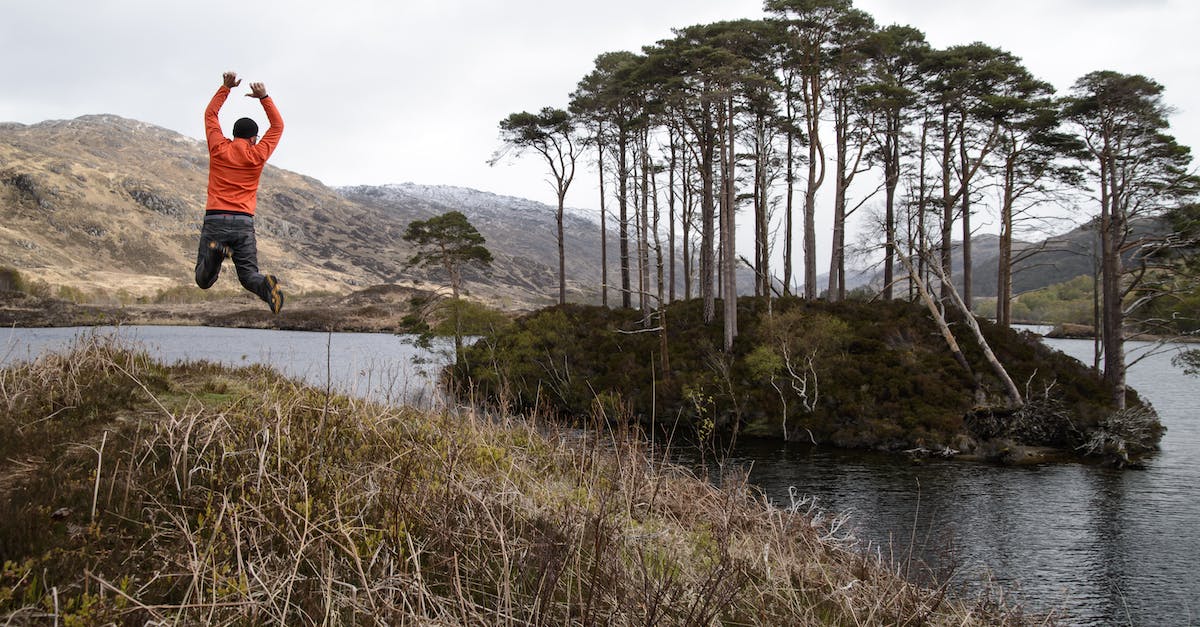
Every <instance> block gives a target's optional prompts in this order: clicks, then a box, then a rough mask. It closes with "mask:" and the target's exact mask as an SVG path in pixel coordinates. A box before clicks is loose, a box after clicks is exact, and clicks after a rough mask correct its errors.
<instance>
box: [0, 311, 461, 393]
mask: <svg viewBox="0 0 1200 627" xmlns="http://www.w3.org/2000/svg"><path fill="white" fill-rule="evenodd" d="M91 333H98V334H105V335H109V334H116V335H117V336H118V337H119V338H122V339H125V340H129V341H132V342H135V343H137V344H139V345H141V346H144V347H145V348H146V349H147V350H148V351H149V352H150V353H151V354H152V355H154V356H155V357H157V358H158V359H160V360H162V361H163V362H165V363H168V364H170V363H174V362H177V361H196V360H206V361H214V362H220V363H223V364H228V365H233V366H246V365H251V364H263V365H268V366H271V367H273V368H275V369H276V370H279V371H280V372H282V373H283V374H285V375H287V376H289V377H292V378H295V379H300V380H303V381H305V382H306V383H309V384H311V385H313V386H317V387H321V388H324V387H325V386H326V385H330V386H331V387H332V388H333V389H334V390H337V391H339V392H343V393H347V394H352V395H355V396H358V397H363V398H370V399H373V400H379V401H383V402H407V403H412V404H417V405H427V404H429V403H433V402H437V400H438V399H437V395H436V394H435V393H433V391H432V388H431V386H430V383H429V382H430V378H429V373H430V372H433V371H435V370H436V369H437V368H438V367H439V366H440V365H442V364H445V363H446V360H447V359H448V355H449V353H445V351H449V350H453V348H452V347H453V342H452V341H444V340H440V339H439V340H437V341H436V342H435V345H434V350H433V351H432V352H431V351H427V350H422V349H419V348H417V347H415V346H413V343H412V338H411V337H407V336H401V335H394V334H390V333H315V332H308V331H275V330H270V331H267V330H261V329H226V328H218V327H171V326H161V327H160V326H128V327H97V328H95V329H93V328H91V327H74V328H56V329H14V328H3V329H0V364H5V363H11V362H13V361H21V360H24V361H28V360H31V359H33V358H35V357H36V356H37V355H38V354H39V353H41V352H42V351H45V350H63V349H65V348H67V347H69V346H70V345H71V344H72V343H73V342H75V340H76V338H77V337H78V336H80V335H87V334H91ZM414 358H415V359H417V360H419V361H421V362H426V363H414Z"/></svg>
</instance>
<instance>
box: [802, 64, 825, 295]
mask: <svg viewBox="0 0 1200 627" xmlns="http://www.w3.org/2000/svg"><path fill="white" fill-rule="evenodd" d="M804 88H805V105H806V106H805V108H806V109H807V111H808V113H809V115H808V116H807V120H808V188H807V190H806V191H805V193H804V297H805V298H807V299H809V300H815V299H816V298H817V218H816V216H817V190H819V189H820V188H821V184H822V183H823V182H824V181H825V148H824V147H823V146H822V144H821V138H820V137H821V136H820V131H821V123H820V115H817V112H818V111H819V109H820V104H819V103H820V99H821V84H820V81H819V80H816V79H813V78H806V79H805V81H804Z"/></svg>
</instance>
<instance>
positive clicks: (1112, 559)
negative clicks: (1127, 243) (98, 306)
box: [0, 327, 1200, 625]
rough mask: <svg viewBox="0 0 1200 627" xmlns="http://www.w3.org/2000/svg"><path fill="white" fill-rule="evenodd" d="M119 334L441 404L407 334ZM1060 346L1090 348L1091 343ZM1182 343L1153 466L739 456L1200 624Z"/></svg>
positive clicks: (878, 541)
mask: <svg viewBox="0 0 1200 627" xmlns="http://www.w3.org/2000/svg"><path fill="white" fill-rule="evenodd" d="M91 332H93V331H92V330H90V329H87V330H82V329H11V328H10V329H0V363H8V362H12V361H14V360H26V359H31V358H33V357H35V356H36V355H37V354H38V353H40V352H41V351H43V350H48V349H49V350H62V349H63V348H64V347H67V346H69V345H70V343H71V342H72V341H73V339H74V338H75V337H76V336H77V335H78V334H80V333H91ZM101 332H104V331H103V330H102V331H101ZM110 332H116V333H118V334H119V335H121V336H123V337H127V338H129V339H131V340H134V341H137V342H141V343H142V344H144V345H145V346H146V347H147V349H149V350H150V352H151V353H152V354H154V355H156V356H157V357H159V358H160V359H162V360H164V361H166V362H168V363H170V362H174V361H177V360H197V359H204V360H210V361H218V362H223V363H227V364H231V365H242V364H247V363H262V364H267V365H270V366H273V367H275V368H277V369H279V370H280V371H282V372H284V373H285V374H287V375H289V376H292V377H296V378H300V379H303V380H305V381H307V382H308V383H310V384H313V385H316V386H322V387H323V386H325V385H326V383H327V382H328V383H330V384H331V385H332V386H333V387H334V388H335V389H337V390H339V391H343V392H347V393H351V394H357V395H359V396H366V397H371V398H375V399H378V400H383V401H405V400H408V401H417V402H434V401H435V396H436V395H433V394H431V393H430V391H429V379H428V377H427V374H426V371H427V370H428V367H425V368H419V367H416V366H414V365H413V363H412V359H413V357H422V356H427V355H426V354H425V353H424V352H423V351H420V350H418V349H416V348H414V347H413V346H412V344H411V343H410V342H409V341H408V340H407V338H404V337H401V336H395V335H388V334H347V333H333V334H327V333H305V332H288V331H262V330H247V329H221V328H208V327H122V328H120V329H119V330H115V331H110ZM1046 342H1047V343H1048V344H1050V345H1051V346H1053V347H1055V348H1058V349H1059V350H1062V351H1064V352H1066V353H1067V354H1070V355H1073V356H1075V357H1077V358H1080V359H1082V360H1087V361H1090V359H1091V351H1092V343H1091V342H1090V341H1083V340H1046ZM445 346H446V345H445V344H443V345H442V347H443V348H445ZM1139 346H1145V345H1136V344H1134V343H1130V348H1131V349H1136V348H1138V347H1139ZM1172 354H1173V353H1165V354H1159V355H1154V356H1151V357H1149V358H1147V359H1145V360H1143V361H1142V362H1140V363H1138V364H1136V365H1134V366H1133V367H1132V368H1131V369H1130V372H1129V383H1130V385H1132V386H1133V387H1135V388H1136V389H1137V390H1138V391H1139V392H1140V393H1142V395H1143V396H1144V397H1145V398H1148V399H1149V400H1150V401H1151V402H1152V403H1153V404H1154V406H1155V408H1156V409H1157V410H1158V412H1159V414H1160V415H1161V417H1162V420H1163V422H1164V423H1165V424H1166V425H1167V427H1168V429H1169V430H1168V432H1167V434H1166V436H1165V437H1164V439H1163V442H1162V451H1161V452H1160V453H1158V454H1156V455H1155V456H1154V457H1153V458H1151V459H1150V460H1149V462H1148V463H1147V464H1146V468H1145V469H1144V470H1124V471H1119V470H1113V469H1110V468H1103V467H1097V466H1089V465H1082V464H1059V465H1045V466H1034V467H1022V468H1008V467H1001V466H993V465H988V464H978V463H967V462H954V461H944V460H934V461H928V462H925V463H923V464H921V465H909V464H907V463H904V462H902V461H899V460H898V459H897V458H896V457H893V456H887V455H876V454H865V453H855V452H846V451H830V450H825V449H820V448H813V447H805V446H801V445H797V444H787V443H780V442H745V441H743V442H742V443H741V444H740V445H739V446H738V448H737V449H735V451H734V452H733V456H732V457H731V458H730V459H729V460H728V462H729V463H732V464H737V465H741V466H743V467H747V468H749V469H750V479H751V481H752V482H753V483H755V484H757V485H758V486H760V487H761V488H762V489H763V490H764V491H765V492H766V493H767V494H768V496H770V497H771V498H772V499H773V500H775V501H777V502H779V503H780V504H787V503H788V502H789V499H790V494H791V491H792V490H795V492H796V493H798V494H801V495H808V496H811V497H813V498H815V499H816V502H817V504H818V505H819V506H820V507H821V508H822V509H823V510H824V511H826V512H830V513H846V514H848V515H849V521H850V522H849V527H850V529H851V531H852V532H853V533H854V535H855V536H856V537H857V538H858V539H859V540H860V541H862V542H864V543H866V542H869V543H871V544H872V545H873V546H875V547H879V548H881V550H883V551H884V552H885V553H890V554H892V555H894V556H896V557H898V558H904V557H907V556H908V555H910V554H911V556H912V563H913V564H914V568H913V571H912V572H914V573H918V572H933V573H935V574H937V575H938V576H941V577H943V578H944V577H949V578H950V581H951V582H952V583H954V584H956V585H961V586H963V587H965V588H966V589H968V590H978V589H979V587H980V585H981V584H980V583H979V582H981V581H983V580H991V581H993V582H995V583H996V584H998V585H999V586H1001V587H1002V588H1003V589H1004V591H1005V594H1006V595H1007V596H1009V597H1010V598H1015V599H1017V600H1019V601H1020V602H1022V603H1024V604H1025V606H1026V607H1027V608H1028V609H1030V610H1033V611H1037V612H1049V611H1053V612H1055V613H1056V614H1057V615H1058V616H1059V618H1060V619H1061V621H1062V622H1064V623H1066V624H1079V625H1110V624H1133V625H1190V624H1200V379H1195V378H1189V377H1186V376H1184V375H1183V373H1182V372H1181V371H1180V370H1178V369H1176V368H1174V367H1173V366H1171V365H1170V359H1171V355H1172ZM437 359H438V358H436V357H435V359H434V361H435V362H436V361H437Z"/></svg>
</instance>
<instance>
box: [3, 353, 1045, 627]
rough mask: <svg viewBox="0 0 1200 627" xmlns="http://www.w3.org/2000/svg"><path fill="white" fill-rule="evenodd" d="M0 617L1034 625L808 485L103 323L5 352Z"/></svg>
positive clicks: (633, 440)
mask: <svg viewBox="0 0 1200 627" xmlns="http://www.w3.org/2000/svg"><path fill="white" fill-rule="evenodd" d="M0 407H2V411H0V511H3V512H4V516H2V517H0V556H3V565H2V569H0V620H2V621H4V622H5V624H13V625H27V624H63V625H93V624H95V625H99V624H146V623H154V624H166V623H181V624H206V625H230V624H264V623H270V624H288V625H309V624H328V623H339V624H379V625H397V624H464V625H465V624H472V625H482V624H500V623H505V624H508V623H517V624H551V625H709V624H714V623H722V624H772V625H785V624H786V625H798V624H844V625H849V624H945V625H951V624H953V625H1019V624H1024V623H1026V622H1041V619H1032V620H1031V619H1030V618H1029V617H1026V616H1024V615H1023V614H1022V613H1021V612H1020V610H1019V608H1013V607H1011V606H1008V605H1007V604H1005V603H1004V602H1002V601H1001V600H1000V599H1001V597H1000V596H999V594H998V593H997V594H995V595H994V596H993V595H984V596H967V595H965V594H964V595H960V594H958V593H956V591H955V590H951V589H949V588H947V587H945V586H937V585H925V586H921V585H917V584H914V583H912V582H910V581H908V580H906V579H905V577H904V576H903V574H904V572H905V571H906V569H907V566H906V565H905V564H903V563H897V562H893V561H891V560H892V559H895V558H891V557H888V556H890V555H904V551H902V550H901V551H888V550H886V549H885V550H882V551H880V550H878V547H870V546H864V545H861V544H859V543H857V542H855V541H854V540H853V538H851V537H850V536H849V535H848V534H847V533H846V532H845V528H843V527H842V526H841V523H842V519H840V518H830V517H829V516H826V515H824V514H823V513H822V512H820V511H817V510H815V509H813V508H812V504H811V503H809V502H806V501H797V502H793V503H782V504H779V503H768V502H766V501H765V499H764V497H763V495H762V494H761V493H759V492H757V491H756V490H755V489H753V488H751V487H750V486H748V485H747V484H746V481H745V476H744V475H743V474H740V473H739V472H726V473H725V474H724V476H723V477H722V480H721V481H720V485H716V484H714V483H713V482H710V481H709V480H707V478H699V477H696V476H693V475H691V474H689V473H688V472H687V471H685V470H682V469H680V468H679V467H676V466H673V465H670V464H666V463H664V462H663V459H662V458H660V457H658V455H659V454H661V451H651V450H648V449H647V447H646V446H645V444H644V440H643V439H642V438H639V437H636V435H633V434H632V433H631V432H625V431H615V432H612V433H610V434H606V435H605V436H603V437H598V438H587V437H581V436H580V435H579V434H578V433H576V432H570V431H561V430H559V429H557V428H556V427H555V426H554V424H553V423H542V422H539V421H537V420H536V419H526V418H515V417H513V416H512V415H511V414H501V413H481V412H480V411H478V410H475V409H471V408H461V409H457V410H450V409H447V410H441V411H421V410H417V409H413V408H411V407H395V406H383V405H377V404H373V403H368V402H364V401H361V400H356V399H354V398H349V397H345V396H340V395H336V394H330V393H329V392H328V391H327V390H321V389H314V388H311V387H306V386H302V385H299V384H297V383H295V382H293V381H290V380H285V379H283V378H280V376H279V375H277V374H275V373H274V372H272V371H270V370H268V369H265V368H261V367H250V368H237V369H231V368H227V367H223V366H217V365H213V364H208V363H188V364H176V365H172V366H166V365H163V364H161V363H157V362H155V361H153V360H151V359H150V358H149V357H148V356H147V355H146V354H145V353H142V352H139V351H135V350H130V349H127V348H124V347H122V346H120V345H118V344H116V343H115V340H113V339H112V338H106V337H104V336H94V337H87V338H82V339H80V340H79V341H78V343H77V345H76V346H74V347H73V348H72V350H70V351H68V352H67V353H65V354H47V355H43V356H42V357H39V358H38V359H37V360H36V361H34V362H31V363H23V364H17V365H13V366H9V367H6V368H4V369H2V370H0Z"/></svg>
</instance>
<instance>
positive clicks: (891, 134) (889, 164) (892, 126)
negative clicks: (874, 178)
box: [883, 115, 900, 300]
mask: <svg viewBox="0 0 1200 627" xmlns="http://www.w3.org/2000/svg"><path fill="white" fill-rule="evenodd" d="M897 117H898V115H897ZM899 126H900V125H899V121H898V120H894V119H893V118H892V116H891V115H889V116H888V120H887V129H885V131H884V134H885V136H884V146H883V152H884V164H883V177H884V186H885V198H884V218H883V222H884V227H883V231H884V239H885V243H884V247H883V250H884V257H883V285H884V287H883V298H884V300H891V299H892V298H893V297H894V292H893V291H892V284H893V283H894V282H895V278H896V269H895V264H896V261H895V259H896V188H897V187H898V186H899V185H900V128H899Z"/></svg>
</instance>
